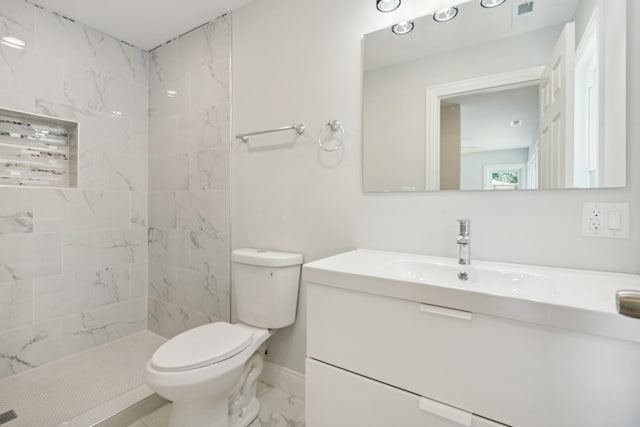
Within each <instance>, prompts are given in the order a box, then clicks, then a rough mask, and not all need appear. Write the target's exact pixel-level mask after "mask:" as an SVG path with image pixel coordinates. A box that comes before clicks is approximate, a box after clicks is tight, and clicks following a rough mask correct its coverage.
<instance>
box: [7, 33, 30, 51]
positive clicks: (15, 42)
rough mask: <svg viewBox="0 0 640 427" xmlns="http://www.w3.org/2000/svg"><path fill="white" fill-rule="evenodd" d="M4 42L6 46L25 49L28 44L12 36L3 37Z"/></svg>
mask: <svg viewBox="0 0 640 427" xmlns="http://www.w3.org/2000/svg"><path fill="white" fill-rule="evenodd" d="M2 44H3V45H5V46H9V47H12V48H14V49H24V48H25V46H27V44H26V43H25V42H24V41H22V40H20V39H17V38H15V37H11V36H4V37H2Z"/></svg>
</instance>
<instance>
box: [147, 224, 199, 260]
mask: <svg viewBox="0 0 640 427" xmlns="http://www.w3.org/2000/svg"><path fill="white" fill-rule="evenodd" d="M148 242H149V258H150V259H151V260H152V262H157V263H162V264H167V265H173V266H176V267H188V265H189V233H188V232H186V231H181V230H174V229H164V228H155V227H152V228H149V241H148Z"/></svg>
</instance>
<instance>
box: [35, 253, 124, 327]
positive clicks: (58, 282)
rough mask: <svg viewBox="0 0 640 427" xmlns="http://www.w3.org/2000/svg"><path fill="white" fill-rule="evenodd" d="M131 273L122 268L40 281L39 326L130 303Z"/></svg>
mask: <svg viewBox="0 0 640 427" xmlns="http://www.w3.org/2000/svg"><path fill="white" fill-rule="evenodd" d="M129 270H130V269H129V266H128V265H120V266H116V267H106V268H102V269H99V270H92V271H80V272H76V273H71V274H65V275H61V276H51V277H46V278H42V279H36V280H35V281H34V302H35V309H34V313H35V319H36V322H38V321H42V320H49V319H54V318H57V317H61V316H64V315H68V314H71V313H77V312H80V311H84V310H88V309H91V308H96V307H101V306H105V305H109V304H115V303H118V302H121V301H126V300H128V299H130V298H131V285H130V271H129Z"/></svg>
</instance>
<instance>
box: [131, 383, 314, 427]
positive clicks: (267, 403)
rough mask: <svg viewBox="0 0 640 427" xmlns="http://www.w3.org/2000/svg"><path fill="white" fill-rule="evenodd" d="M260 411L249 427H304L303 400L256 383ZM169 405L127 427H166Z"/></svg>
mask: <svg viewBox="0 0 640 427" xmlns="http://www.w3.org/2000/svg"><path fill="white" fill-rule="evenodd" d="M258 397H259V399H260V401H261V402H262V409H261V410H260V414H259V415H258V418H256V420H255V421H254V422H253V423H251V424H250V425H249V427H304V400H302V399H300V398H298V397H295V396H291V395H290V394H287V393H285V392H283V391H280V390H278V389H275V388H273V387H270V386H268V385H266V384H263V383H258ZM170 410H171V404H168V405H165V406H163V407H162V408H160V409H158V410H157V411H155V412H152V413H151V414H149V415H147V416H146V417H144V418H142V419H140V420H138V421H136V422H135V423H133V424H131V425H130V426H129V427H167V426H168V425H169V411H170Z"/></svg>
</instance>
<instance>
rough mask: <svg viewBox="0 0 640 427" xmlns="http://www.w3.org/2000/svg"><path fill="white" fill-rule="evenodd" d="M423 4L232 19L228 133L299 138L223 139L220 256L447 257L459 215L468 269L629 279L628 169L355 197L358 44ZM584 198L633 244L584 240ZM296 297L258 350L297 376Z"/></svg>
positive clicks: (308, 3)
mask: <svg viewBox="0 0 640 427" xmlns="http://www.w3.org/2000/svg"><path fill="white" fill-rule="evenodd" d="M418 3H420V5H419V6H418ZM435 3H436V2H434V1H420V2H418V1H417V0H414V1H413V2H412V1H409V0H406V1H405V2H403V7H402V8H401V9H400V10H399V11H398V12H395V13H391V14H381V13H378V12H377V11H376V10H375V7H374V5H373V1H370V0H351V1H344V0H326V1H323V2H318V1H315V0H256V1H255V2H254V3H251V4H249V5H247V6H245V7H243V8H242V9H240V10H238V11H237V12H235V13H234V15H233V25H232V27H233V44H234V46H233V62H234V64H233V79H234V80H233V92H234V93H233V131H234V133H237V132H242V131H252V130H259V129H262V128H270V127H273V126H283V125H286V124H290V123H293V122H297V121H300V122H303V123H305V124H306V125H307V126H308V133H307V134H306V135H305V136H304V137H301V138H299V139H298V140H297V142H296V143H295V144H294V145H282V146H277V147H270V148H267V149H258V148H257V147H259V146H260V142H261V141H262V140H261V139H259V138H255V139H254V141H253V147H254V149H253V150H252V151H249V150H248V147H247V146H246V145H245V144H242V143H241V142H239V141H237V140H234V141H233V142H232V148H231V150H232V165H231V166H232V174H231V176H232V185H231V194H232V247H233V248H238V247H243V246H257V247H267V248H274V249H278V250H285V251H297V252H302V253H304V256H305V261H312V260H315V259H318V258H321V257H326V256H329V255H333V254H336V253H339V252H342V251H345V250H348V249H353V248H356V247H363V248H374V249H384V250H391V251H404V252H412V253H421V254H430V255H444V256H454V255H455V251H456V247H455V246H456V245H455V238H454V236H455V226H456V223H455V219H456V218H459V217H469V218H471V219H472V221H473V235H472V241H473V254H474V257H476V258H478V259H487V260H500V261H506V262H519V263H527V264H542V265H552V266H565V267H574V268H588V269H602V270H614V271H625V272H636V273H640V234H639V233H638V231H637V230H638V229H639V228H640V215H638V209H639V207H638V204H639V203H640V170H639V169H638V168H629V179H628V187H627V188H625V189H607V190H555V191H526V192H439V193H413V194H364V193H363V192H362V182H361V171H362V165H361V149H362V145H361V131H360V129H361V124H362V114H361V111H362V89H361V88H362V54H361V52H362V36H363V34H364V33H368V32H371V31H375V30H378V29H380V28H382V27H385V26H388V25H390V24H392V23H393V22H394V21H399V20H401V19H403V18H404V19H406V18H409V17H411V16H412V15H413V16H417V15H419V14H423V13H426V12H428V11H429V10H433V9H435V8H437V7H440V6H442V5H443V3H444V2H442V1H441V2H438V4H437V5H436V4H435ZM629 11H630V13H629V16H630V18H629V22H638V21H639V20H640V4H638V2H629ZM629 37H630V43H629V48H628V52H630V53H634V52H638V49H640V28H639V27H638V26H637V25H629ZM639 73H640V56H639V55H637V54H636V55H630V58H629V70H628V76H630V77H632V76H637V75H638V74H639ZM629 96H630V99H629V103H628V105H629V112H628V113H629V117H638V116H639V115H640V82H639V81H637V79H633V78H629ZM334 118H335V119H339V120H341V121H342V122H343V124H344V126H345V128H346V138H345V148H344V150H343V151H340V152H337V153H334V154H326V153H323V152H320V151H319V150H318V147H317V145H316V143H315V140H314V138H315V137H316V136H317V133H318V130H319V128H320V126H322V125H323V124H324V123H326V122H327V121H328V120H331V119H334ZM628 132H629V135H628V137H629V139H628V140H629V141H630V144H629V157H628V158H629V161H630V162H638V161H640V146H639V145H638V144H637V141H638V139H639V138H640V123H638V121H630V123H629V128H628ZM279 138H280V140H281V141H290V140H291V139H292V138H290V137H289V134H284V135H281V136H279ZM587 201H589V202H590V201H626V202H629V203H630V204H631V211H632V221H631V227H632V228H631V236H632V237H631V238H630V239H627V240H608V239H593V238H583V237H582V236H581V227H580V219H581V218H580V217H581V211H582V204H583V203H584V202H587ZM514 236H517V240H516V239H515V238H514ZM612 298H613V296H612ZM304 299H305V289H304V286H303V288H302V290H301V292H300V303H299V313H298V319H297V323H296V325H295V326H294V327H291V328H288V329H287V330H283V331H279V332H278V334H276V336H274V337H273V338H272V342H271V344H270V346H269V358H270V360H272V361H273V362H275V363H278V364H281V365H285V366H287V367H289V368H291V369H294V370H297V371H300V372H302V371H303V370H304V356H305V329H306V325H305V303H304ZM330 315H331V309H330V307H328V308H327V316H330Z"/></svg>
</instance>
